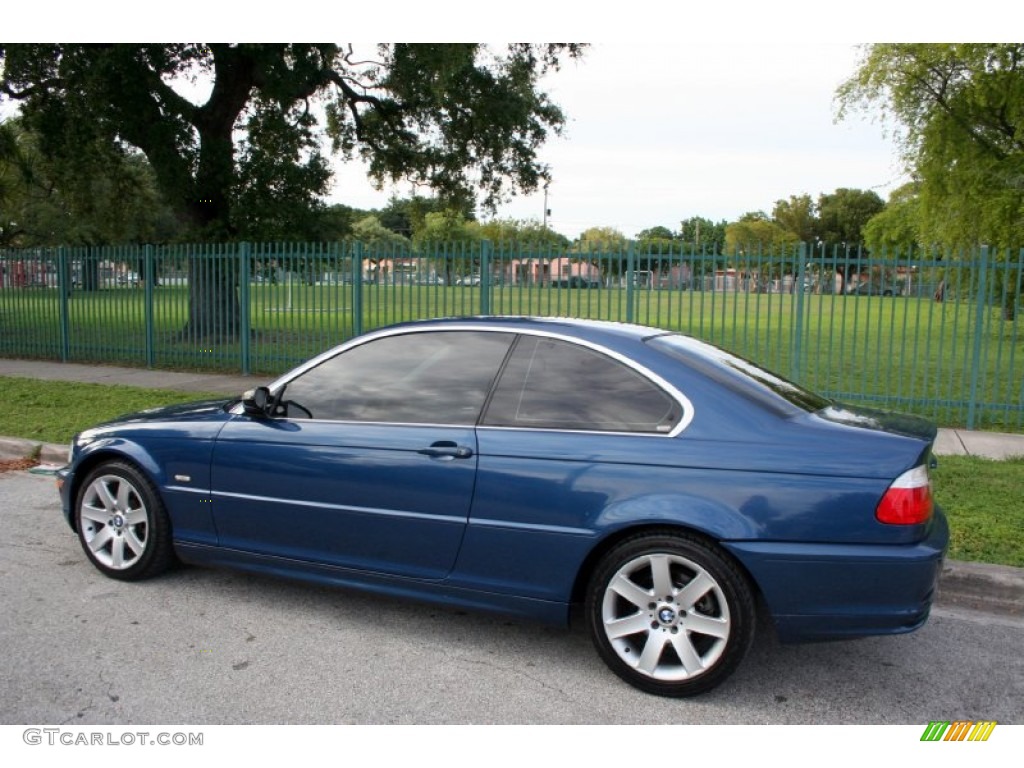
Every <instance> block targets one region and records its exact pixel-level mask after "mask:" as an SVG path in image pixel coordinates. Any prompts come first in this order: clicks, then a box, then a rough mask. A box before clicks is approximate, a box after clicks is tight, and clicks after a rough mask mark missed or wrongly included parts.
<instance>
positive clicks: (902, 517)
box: [875, 464, 932, 525]
mask: <svg viewBox="0 0 1024 768" xmlns="http://www.w3.org/2000/svg"><path fill="white" fill-rule="evenodd" d="M875 517H876V518H878V520H879V522H882V523H888V524H890V525H920V524H921V523H926V522H928V521H929V520H930V519H931V517H932V485H931V481H930V480H929V478H928V469H927V467H925V466H924V465H923V464H922V465H921V466H919V467H914V468H913V469H911V470H908V471H906V472H904V473H903V474H902V475H900V476H899V477H897V478H896V479H895V480H894V481H893V483H892V485H890V486H889V490H887V491H886V492H885V495H884V496H883V497H882V500H881V501H880V502H878V508H877V509H876V510H875Z"/></svg>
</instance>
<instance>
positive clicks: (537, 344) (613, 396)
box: [483, 336, 682, 433]
mask: <svg viewBox="0 0 1024 768" xmlns="http://www.w3.org/2000/svg"><path fill="white" fill-rule="evenodd" d="M681 417H682V409H681V407H680V406H679V404H678V403H677V402H676V401H675V400H674V399H673V398H672V397H670V396H669V395H668V394H667V393H666V392H664V391H663V390H662V389H661V388H660V387H659V386H657V385H656V384H655V383H653V382H651V381H649V380H648V379H647V378H646V377H645V376H643V375H642V374H640V373H639V372H638V371H636V370H634V369H632V368H630V367H629V366H627V365H625V364H623V363H621V362H619V361H618V360H615V359H613V358H611V357H609V356H607V355H604V354H602V353H600V352H597V351H595V350H593V349H590V348H588V347H583V346H580V345H578V344H572V343H569V342H566V341H562V340H559V339H549V338H545V337H536V336H522V337H520V339H519V341H518V342H517V344H516V347H515V349H514V350H513V351H512V354H511V355H510V357H509V361H508V364H507V365H506V366H505V370H504V372H503V373H502V376H501V379H500V381H499V382H498V386H497V388H496V389H495V392H494V395H493V397H492V398H491V402H490V404H489V405H488V407H487V413H486V414H485V416H484V420H483V423H484V424H485V425H486V426H493V427H520V428H533V429H564V430H584V431H604V432H651V433H667V432H671V431H672V428H673V427H674V426H675V425H676V423H678V421H679V419H680V418H681Z"/></svg>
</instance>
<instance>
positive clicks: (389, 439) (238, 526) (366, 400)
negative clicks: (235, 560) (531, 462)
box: [212, 330, 512, 579]
mask: <svg viewBox="0 0 1024 768" xmlns="http://www.w3.org/2000/svg"><path fill="white" fill-rule="evenodd" d="M511 342H512V334H508V333H495V332H483V331H481V332H474V331H459V330H451V331H431V332H408V333H395V334H388V335H383V336H380V337H376V338H373V339H371V340H369V341H366V342H363V343H357V344H356V345H355V346H352V347H350V348H346V349H343V350H342V351H341V352H340V353H339V354H337V355H335V356H333V357H330V358H329V359H326V360H324V361H321V362H320V363H319V364H318V365H316V366H315V367H313V368H311V369H309V370H306V371H304V372H302V373H301V374H300V375H298V376H297V377H295V378H293V379H292V380H290V381H288V382H287V383H286V384H285V385H284V387H283V389H281V388H278V389H277V391H276V392H275V394H276V395H279V396H280V397H281V401H282V405H281V410H282V411H283V415H281V416H275V417H273V418H269V417H253V416H246V415H238V416H237V417H235V418H234V419H233V420H232V421H231V422H230V423H229V424H228V425H227V426H226V427H225V428H224V429H223V430H222V432H221V433H220V435H219V437H218V440H217V445H216V447H215V449H214V455H213V467H212V487H213V494H212V497H213V509H214V519H215V521H216V525H217V532H218V537H219V543H220V545H221V546H223V547H230V548H233V549H240V550H245V551H249V552H253V553H257V554H262V555H268V556H277V557H284V558H289V559H298V560H303V561H312V562H317V563H324V564H329V565H335V566H341V567H345V568H355V569H360V570H365V571H372V572H378V573H387V574H396V575H402V576H410V577H415V578H424V579H441V578H443V577H444V576H445V575H446V574H447V573H448V572H449V571H450V570H451V568H452V566H453V565H454V562H455V559H456V556H457V554H458V551H459V546H460V544H461V542H462V537H463V534H464V531H465V527H466V523H467V518H468V515H469V508H470V503H471V500H472V494H473V488H474V483H475V479H476V469H477V443H476V436H475V430H474V428H475V424H476V421H477V419H478V417H479V414H480V410H481V408H482V407H483V404H484V400H485V399H486V397H487V393H488V391H489V389H490V387H491V384H492V382H493V381H494V378H495V377H496V375H497V373H498V370H499V368H500V367H501V364H502V361H503V360H504V358H505V355H506V353H507V351H508V348H509V346H510V344H511Z"/></svg>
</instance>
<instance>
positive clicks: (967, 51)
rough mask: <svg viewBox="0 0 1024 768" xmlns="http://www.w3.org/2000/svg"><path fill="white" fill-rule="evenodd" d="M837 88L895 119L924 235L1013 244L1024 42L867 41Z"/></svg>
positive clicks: (1020, 209)
mask: <svg viewBox="0 0 1024 768" xmlns="http://www.w3.org/2000/svg"><path fill="white" fill-rule="evenodd" d="M838 97H839V103H840V105H841V106H840V116H844V115H846V114H848V113H849V112H850V111H852V110H855V109H861V108H874V109H877V108H881V110H882V114H883V116H884V117H885V118H886V119H888V120H891V121H895V123H896V128H897V130H898V136H899V138H900V142H901V149H902V152H903V156H904V159H905V161H906V164H907V168H908V170H909V171H910V173H911V175H912V176H913V177H914V179H915V180H916V181H917V183H918V193H919V208H918V215H919V216H920V230H921V236H922V238H923V239H925V240H926V241H928V242H937V243H941V244H944V245H946V246H950V247H957V246H975V245H978V244H981V243H989V244H993V245H1001V246H1018V247H1019V246H1020V245H1021V233H1022V232H1024V44H1022V43H1009V44H975V43H971V44H959V43H958V44H930V43H921V44H908V43H887V44H876V45H871V46H868V47H867V48H866V50H865V54H864V57H863V60H862V61H861V63H860V65H859V67H858V70H857V72H856V73H855V74H854V75H853V77H851V78H850V79H849V80H848V81H847V82H846V83H844V84H843V85H842V86H841V87H840V89H839V92H838Z"/></svg>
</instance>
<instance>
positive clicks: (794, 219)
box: [772, 195, 818, 243]
mask: <svg viewBox="0 0 1024 768" xmlns="http://www.w3.org/2000/svg"><path fill="white" fill-rule="evenodd" d="M772 221H774V222H775V223H776V224H778V225H779V226H780V227H782V228H783V229H785V230H786V231H787V232H792V233H793V234H794V235H796V237H797V239H798V240H799V241H801V242H804V243H810V242H813V241H814V236H815V230H816V229H817V224H818V220H817V208H816V207H815V205H814V202H813V201H812V200H811V196H810V195H790V197H789V200H776V201H775V207H774V208H773V209H772Z"/></svg>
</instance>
